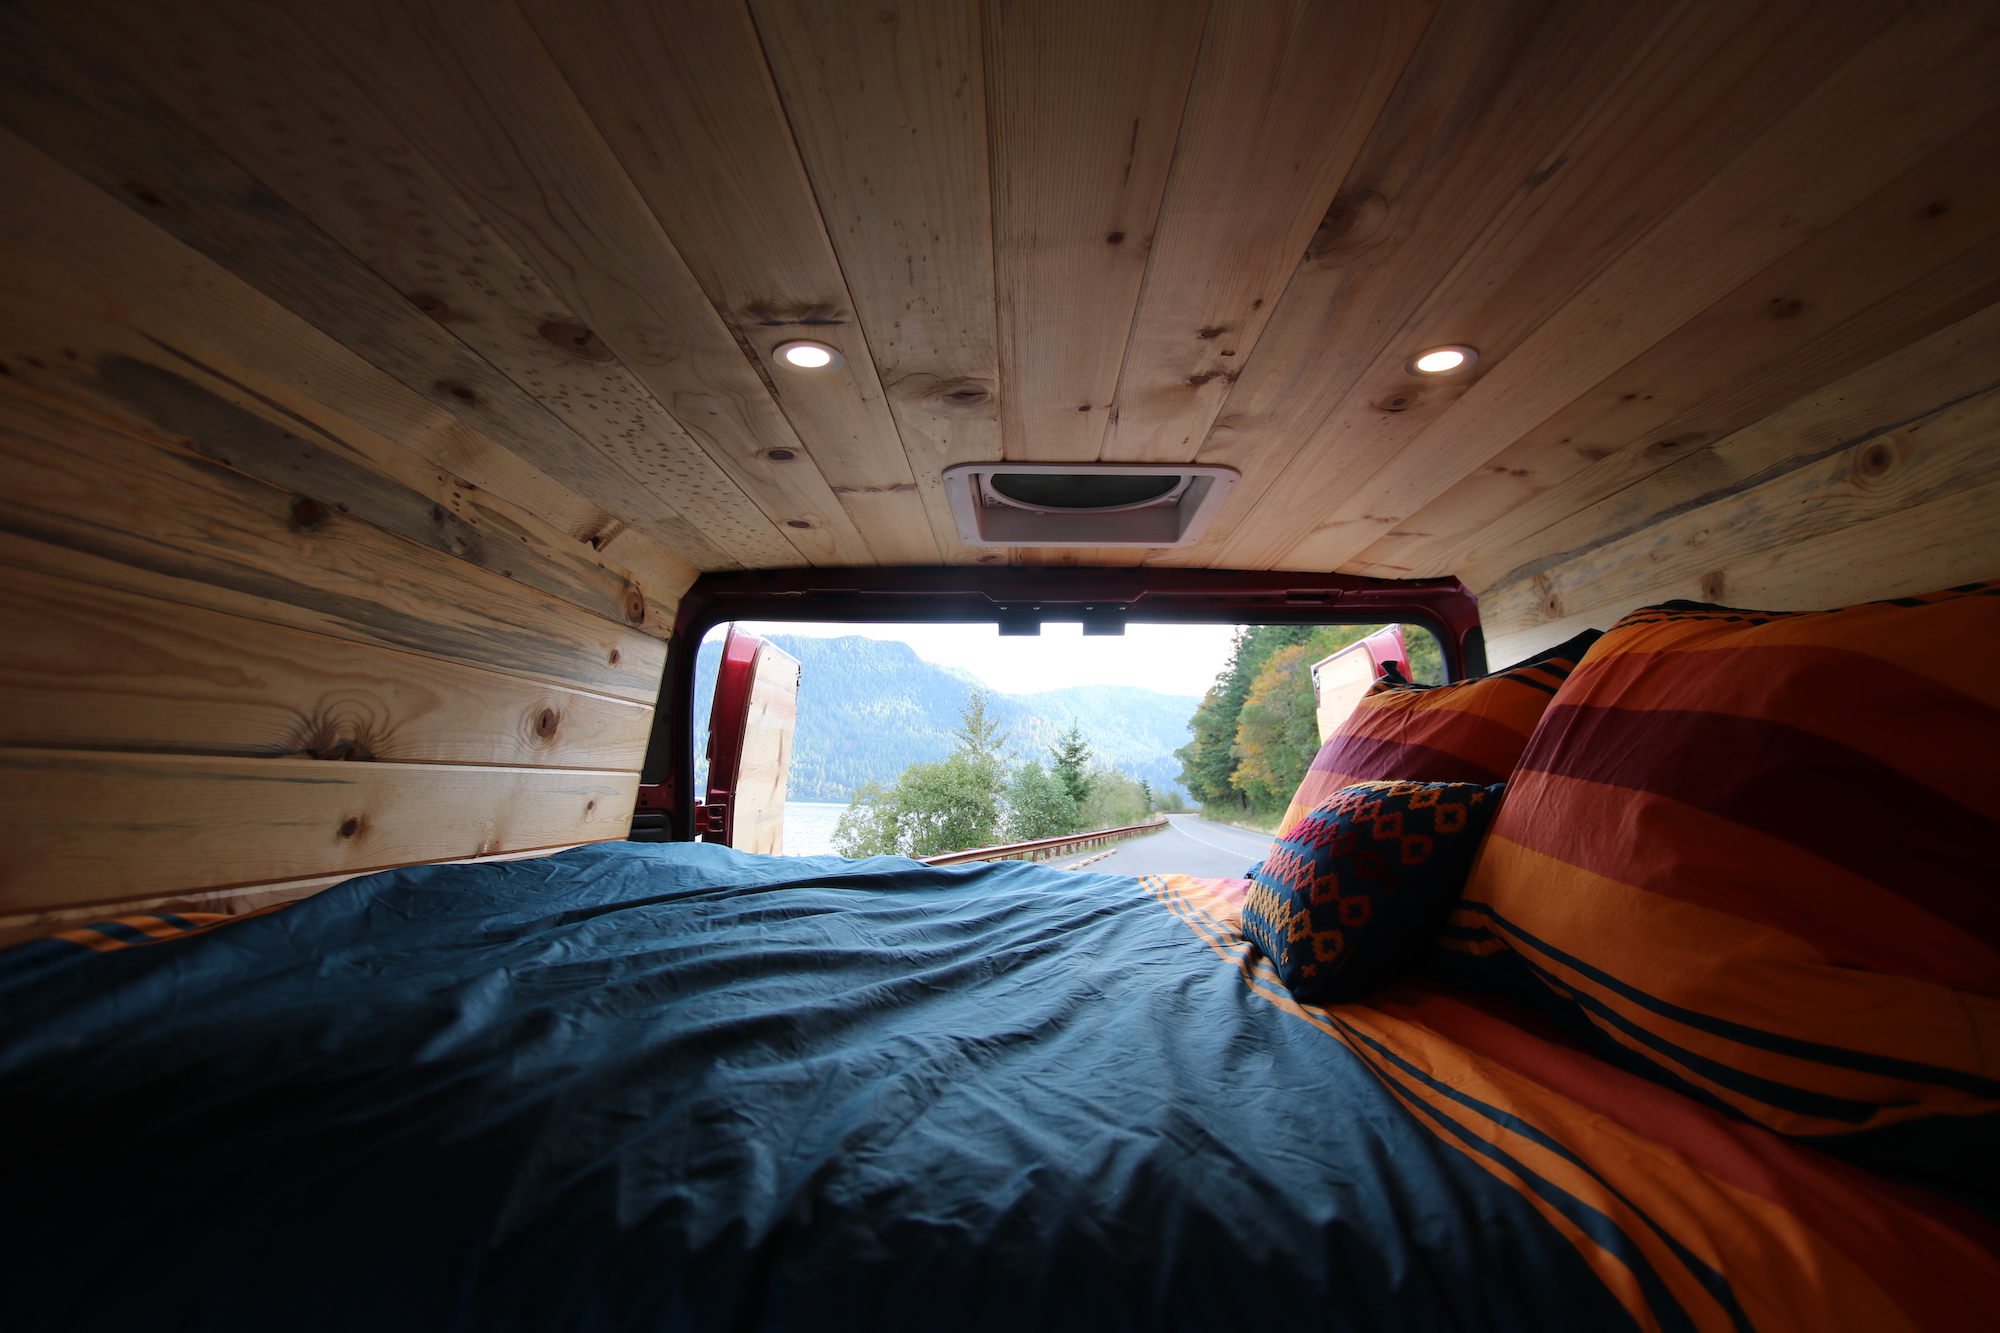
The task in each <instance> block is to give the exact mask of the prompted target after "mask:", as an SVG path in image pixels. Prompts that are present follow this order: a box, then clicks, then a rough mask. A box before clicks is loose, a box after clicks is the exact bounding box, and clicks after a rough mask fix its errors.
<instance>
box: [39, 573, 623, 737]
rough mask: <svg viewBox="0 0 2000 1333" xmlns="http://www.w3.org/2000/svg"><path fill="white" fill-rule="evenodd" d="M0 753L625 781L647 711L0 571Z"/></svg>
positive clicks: (454, 666)
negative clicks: (594, 772) (531, 771)
mask: <svg viewBox="0 0 2000 1333" xmlns="http://www.w3.org/2000/svg"><path fill="white" fill-rule="evenodd" d="M0 620H4V622H5V623H6V625H7V626H8V633H7V635H6V636H5V637H4V638H0V745H11V746H31V747H39V748H45V749H91V750H144V751H172V752H178V753H184V754H210V755H234V756H238V757H244V758H259V757H261V758H272V757H278V756H284V755H292V756H297V757H304V758H318V759H330V760H331V759H339V760H377V761H382V762H392V763H434V764H499V765H510V766H518V767H537V768H601V769H621V770H630V771H634V772H636V771H637V770H638V768H639V765H640V762H641V761H642V760H643V759H644V757H645V750H646V738H647V733H648V728H649V727H650V726H651V719H652V710H651V709H650V708H648V707H646V706H645V705H643V704H636V703H630V702H627V701H624V700H619V699H611V698H607V697H605V696H603V695H598V694H588V693H585V692H583V691H580V690H570V689H563V688H561V687H559V686H555V685H542V684H537V683H535V682H532V681H524V680H521V679H519V678H517V677H513V676H506V675H501V674H499V673H497V672H490V671H480V670H478V669H476V668H473V667H465V666H459V665H457V664H456V663H449V662H440V661H437V660H435V659H432V658H426V657H418V656H416V655H414V654H411V653H399V652H394V651H391V650H388V649H384V648H378V647H374V646H371V645H367V644H359V643H353V642H348V641H344V640H340V639H332V638H327V637H325V636H324V635H318V634H308V633H303V632H301V631H298V630H292V629H286V628H283V627H282V626H278V625H272V624H269V623H267V622H263V621H256V620H248V619H245V618H243V617H240V616H232V615H225V614H221V613H218V612H214V611H206V610H202V609H200V608H196V607H190V606H182V605H178V604H176V603H172V602H163V601H160V600H158V599H157V598H152V597H147V596H144V595H141V594H136V593H128V592H117V591H114V590H112V589H108V588H100V587H95V586H93V585H91V584H87V583H79V582H76V581H74V580H70V579H64V578H57V577H53V576H50V575H48V574H44V573H40V572H37V571H34V570H26V569H18V568H9V569H6V572H5V578H4V579H0Z"/></svg>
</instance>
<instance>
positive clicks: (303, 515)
mask: <svg viewBox="0 0 2000 1333" xmlns="http://www.w3.org/2000/svg"><path fill="white" fill-rule="evenodd" d="M290 514H291V524H292V527H293V529H294V530H295V531H298V532H317V531H319V530H320V529H321V528H323V527H325V526H326V521H327V519H328V518H329V517H331V516H330V515H329V514H328V513H327V510H326V506H325V505H323V504H321V503H320V502H319V501H317V500H315V499H313V498H312V497H311V496H309V495H301V496H299V497H298V498H297V499H295V500H293V501H292V507H291V510H290Z"/></svg>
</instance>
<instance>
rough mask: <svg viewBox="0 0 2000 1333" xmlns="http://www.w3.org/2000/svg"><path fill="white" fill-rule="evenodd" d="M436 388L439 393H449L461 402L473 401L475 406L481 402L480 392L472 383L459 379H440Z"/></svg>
mask: <svg viewBox="0 0 2000 1333" xmlns="http://www.w3.org/2000/svg"><path fill="white" fill-rule="evenodd" d="M436 388H437V391H438V392H439V393H442V394H449V395H451V396H452V397H453V398H456V399H458V401H459V402H461V403H471V404H473V405H474V406H477V405H478V403H479V392H478V390H476V389H474V388H473V387H472V386H471V385H470V384H461V383H460V382H459V381H457V380H439V381H438V382H437V385H436Z"/></svg>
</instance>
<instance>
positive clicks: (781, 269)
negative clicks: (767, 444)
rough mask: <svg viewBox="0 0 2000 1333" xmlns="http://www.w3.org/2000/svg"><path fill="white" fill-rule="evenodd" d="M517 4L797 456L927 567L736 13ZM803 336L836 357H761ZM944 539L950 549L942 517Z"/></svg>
mask: <svg viewBox="0 0 2000 1333" xmlns="http://www.w3.org/2000/svg"><path fill="white" fill-rule="evenodd" d="M524 9H525V11H526V13H527V15H528V17H529V19H530V21H531V22H532V23H533V24H534V27H535V31H536V33H537V34H538V35H539V36H540V37H541V39H542V41H543V43H544V45H546V46H547V47H548V49H549V51H550V53H551V54H552V55H553V56H554V57H555V59H556V61H557V63H558V64H559V65H560V66H561V67H562V70H563V73H564V74H565V75H566V76H567V77H568V79H569V83H570V86H571V87H572V88H574V89H575V90H576V93H577V96H578V97H579V98H580V99H581V100H582V102H583V104H584V106H585V107H586V108H588V110H589V111H590V113H591V116H592V118H593V120H594V121H595V122H596V124H597V126H598V128H599V130H600V131H602V133H603V134H604V136H605V139H606V141H607V142H608V143H609V145H610V147H611V149H612V151H614V152H615V153H616V154H617V155H618V159H619V162H620V164H621V165H622V166H623V167H624V168H625V170H626V172H627V173H628V174H629V175H630V176H631V178H632V183H633V184H634V186H636V187H637V189H638V191H639V193H640V195H641V196H643V197H644V199H645V201H646V204H647V206H648V207H649V208H651V209H652V211H653V214H654V216H655V217H657V218H659V220H660V222H661V224H662V225H663V226H664V227H665V228H666V230H667V233H668V235H670V236H671V237H672V238H673V241H674V245H675V246H676V248H678V249H679V251H680V253H681V255H682V257H683V258H684V259H685V260H686V261H687V264H688V267H689V268H690V269H691V270H692V271H693V272H694V274H695V276H696V277H697V278H698V279H700V281H701V285H702V289H703V290H704V291H705V292H706V293H707V294H708V298H709V300H710V301H711V302H712V303H713V304H714V306H715V308H716V310H717V311H718V312H719V313H720V314H721V315H722V318H723V320H724V321H725V322H726V323H727V324H728V325H729V328H730V331H731V332H732V333H733V334H734V335H735V336H736V339H737V341H738V343H739V344H741V345H742V346H743V347H744V349H745V353H746V355H747V356H749V357H751V358H752V359H753V360H757V361H761V362H762V363H763V364H765V365H767V366H769V368H770V369H769V377H770V383H771V389H772V393H773V395H774V396H775V397H776V399H777V402H778V406H779V407H780V408H782V409H783V411H784V413H785V417H786V419H787V420H788V421H790V422H791V425H792V429H793V430H794V431H796V432H797V433H798V438H799V443H800V444H801V445H803V446H804V453H803V455H801V456H802V457H806V458H810V459H811V461H812V463H813V465H815V466H817V467H818V468H819V470H820V472H821V473H822V474H823V475H824V476H825V477H826V479H827V482H828V484H829V485H831V486H832V487H833V493H834V494H835V495H837V496H839V497H840V503H841V505H842V506H843V507H844V508H845V509H846V510H847V511H848V513H849V514H851V515H852V516H853V518H854V521H855V524H856V526H858V527H859V528H861V529H862V530H863V531H865V532H866V533H867V534H868V542H869V548H870V550H871V551H872V552H873V554H874V556H875V558H876V559H877V560H878V561H880V562H882V563H884V564H910V565H929V564H936V563H937V562H938V559H939V552H940V546H939V539H938V537H936V536H934V535H933V533H932V530H931V522H930V519H929V518H928V517H927V516H926V513H925V509H924V502H923V498H922V496H921V495H919V494H918V491H917V486H916V481H915V478H914V475H913V474H912V473H911V471H910V460H909V457H908V455H906V454H905V453H904V450H903V442H902V439H901V436H900V434H899V432H898V430H897V426H896V422H895V418H894V417H893V416H892V415H891V413H890V411H889V405H888V401H887V399H886V398H885V397H884V395H883V391H882V385H881V381H880V379H879V378H878V376H877V374H876V370H875V363H874V360H873V358H872V357H871V355H870V349H869V346H868V340H867V336H866V334H865V332H864V331H863V330H862V328H861V327H860V325H859V324H858V323H857V322H856V319H855V311H854V302H853V298H852V297H851V296H850V295H849V294H848V291H847V282H846V279H845V278H844V277H843V276H842V275H841V272H840V261H839V260H838V259H837V258H836V257H835V255H834V253H833V247H832V244H831V242H830V241H829V240H828V238H827V235H826V228H825V227H824V226H823V225H822V224H821V221H820V216H819V211H818V207H817V205H816V204H815V202H814V199H813V195H812V188H811V185H810V184H809V183H808V182H807V179H806V175H805V170H804V167H803V165H802V164H801V163H800V161H799V158H798V151H797V149H796V148H795V147H794V145H793V143H792V138H791V134H790V131H789V130H788V129H787V128H786V125H785V113H784V107H783V106H782V105H781V104H780V102H779V100H778V96H777V91H776V89H775V88H774V87H773V86H772V84H771V80H770V76H769V73H768V72H767V70H766V68H765V64H764V58H763V52H762V51H761V49H760V48H759V46H758V44H757V32H756V28H755V25H754V24H753V23H752V22H751V19H750V15H749V13H748V11H747V10H745V9H744V8H742V7H741V6H740V5H739V4H717V3H714V2H713V0H674V2H673V3H655V2H653V0H606V3H603V4H598V5H591V6H578V5H574V4H570V3H567V0H527V3H526V4H525V5H524ZM802 337H803V338H812V339H815V340H817V341H820V342H825V343H829V344H831V345H833V346H836V347H839V348H840V349H841V350H842V351H843V353H844V354H845V356H846V360H845V362H844V363H843V364H842V365H841V366H839V367H837V368H835V369H831V370H827V371H822V372H817V373H802V372H800V371H797V370H791V369H787V368H786V367H784V366H782V365H780V364H778V363H777V362H775V361H774V360H773V359H772V349H773V348H775V347H776V346H777V345H778V344H779V343H781V342H784V341H786V340H787V339H790V338H802ZM767 457H768V452H767ZM945 536H946V540H947V544H948V545H950V546H956V545H957V538H956V536H955V534H952V533H951V529H950V525H949V524H948V523H947V525H946V534H945Z"/></svg>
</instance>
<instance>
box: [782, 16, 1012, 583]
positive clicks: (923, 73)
mask: <svg viewBox="0 0 2000 1333" xmlns="http://www.w3.org/2000/svg"><path fill="white" fill-rule="evenodd" d="M750 9H751V13H752V14H753V16H754V17H755V19H756V24H757V31H758V35H759V38H760V40H761V41H762V43H763V46H764V51H765V54H766V57H767V58H768V60H769V62H770V68H771V73H772V75H773V77H774V79H775V80H776V83H777V87H778V91H779V93H780V95H781V97H782V98H783V101H784V104H785V110H786V113H787V117H788V121H789V124H790V127H791V131H792V135H793V138H794V141H795V142H796V143H797V145H798V149H799V155H800V158H801V160H802V161H803V163H804V164H805V167H806V171H807V175H808V178H809V179H810V180H811V182H812V186H813V190H814V193H815V195H816V197H817V198H818V200H819V207H820V213H821V216H822V217H823V218H824V219H825V222H826V228H827V233H828V236H829V237H830V239H831V240H832V242H833V246H834V251H835V253H836V254H837V255H838V256H839V259H840V268H841V272H842V274H843V275H844V276H845V277H846V280H847V286H848V291H849V294H850V295H851V296H852V297H853V300H854V308H855V311H856V313H857V315H858V316H859V317H860V322H861V327H862V329H863V330H864V332H865V333H866V336H867V339H868V346H869V350H870V351H871V352H872V354H873V355H874V358H875V366H876V371H877V374H878V376H879V378H880V381H881V384H882V388H883V391H884V392H885V393H886V394H887V395H888V397H889V407H890V410H891V411H892V412H893V413H894V414H895V417H896V424H897V426H898V427H899V428H900V429H901V431H902V437H903V443H904V447H905V449H906V450H907V451H908V454H909V459H910V468H911V471H912V472H913V473H914V474H915V477H916V484H917V487H918V492H919V494H921V495H922V496H923V499H924V506H925V509H926V511H927V512H928V513H929V515H930V520H931V531H932V532H933V533H934V534H936V535H937V539H938V542H939V545H940V548H941V549H942V550H943V551H944V554H945V556H946V558H947V559H951V560H955V561H974V560H976V561H979V562H982V563H997V562H999V561H1001V560H1003V559H1005V557H1004V556H1003V555H1002V554H1001V553H1000V552H998V551H980V550H975V549H973V548H968V547H964V546H961V545H959V544H958V543H957V540H956V536H955V534H956V532H957V527H956V525H955V524H954V523H953V521H952V517H951V507H950V505H949V503H948V502H947V501H946V499H945V497H944V487H943V482H942V481H941V479H940V474H942V473H943V471H944V469H945V468H947V467H950V466H951V465H952V464H954V463H974V462H987V461H991V460H994V459H998V458H1002V457H1004V456H1005V455H1004V454H1003V453H1002V451H1001V442H1000V429H999V423H998V419H997V402H998V397H997V395H998V392H999V378H1000V372H999V363H998V353H997V352H996V350H995V346H994V313H993V252H992V233H991V219H990V213H989V207H988V180H987V153H986V96H985V81H984V77H983V74H982V68H981V60H980V30H979V10H978V6H977V5H976V4H974V3H972V0H936V3H926V4H922V5H903V6H895V7H887V8H885V7H883V6H882V5H879V4H875V3H864V2H862V0H750ZM1030 452H1032V451H1030ZM948 534H950V535H948Z"/></svg>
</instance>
